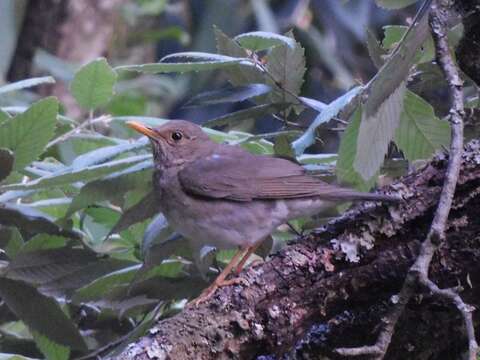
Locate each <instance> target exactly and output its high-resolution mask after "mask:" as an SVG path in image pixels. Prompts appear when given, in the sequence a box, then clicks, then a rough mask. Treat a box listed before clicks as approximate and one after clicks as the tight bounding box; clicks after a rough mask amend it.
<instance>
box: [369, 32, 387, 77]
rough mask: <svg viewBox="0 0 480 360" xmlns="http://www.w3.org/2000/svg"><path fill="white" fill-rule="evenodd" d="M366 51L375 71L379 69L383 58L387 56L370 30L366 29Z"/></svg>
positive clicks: (383, 61)
mask: <svg viewBox="0 0 480 360" xmlns="http://www.w3.org/2000/svg"><path fill="white" fill-rule="evenodd" d="M367 49H368V54H369V55H370V59H372V62H373V64H374V65H375V66H376V67H377V69H378V68H381V67H382V65H383V64H384V63H385V60H384V57H385V55H387V52H386V51H385V50H384V49H383V48H382V46H381V45H380V42H379V41H378V40H377V37H376V36H375V34H374V33H373V31H372V30H370V29H367Z"/></svg>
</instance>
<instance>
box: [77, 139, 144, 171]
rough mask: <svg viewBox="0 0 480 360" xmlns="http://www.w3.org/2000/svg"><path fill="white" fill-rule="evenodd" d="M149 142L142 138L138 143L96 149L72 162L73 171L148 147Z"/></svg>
mask: <svg viewBox="0 0 480 360" xmlns="http://www.w3.org/2000/svg"><path fill="white" fill-rule="evenodd" d="M148 144H149V141H148V139H147V138H146V137H143V138H140V139H139V140H138V141H134V142H127V143H124V144H119V145H113V146H104V147H101V148H97V149H94V150H92V151H89V152H87V153H84V154H82V155H80V156H78V157H77V158H76V159H75V160H74V161H73V162H72V169H82V168H86V167H88V166H92V165H98V164H101V163H104V162H106V161H109V160H112V159H114V158H115V157H117V156H119V155H121V154H124V153H126V152H129V151H134V150H138V149H141V148H144V147H146V146H147V145H148Z"/></svg>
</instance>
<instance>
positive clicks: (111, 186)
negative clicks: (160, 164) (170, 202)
mask: <svg viewBox="0 0 480 360" xmlns="http://www.w3.org/2000/svg"><path fill="white" fill-rule="evenodd" d="M152 168H153V163H152V161H151V160H147V161H144V162H141V163H138V164H136V165H134V166H132V167H129V168H127V169H125V170H122V171H119V172H116V173H113V174H111V175H109V176H107V177H106V178H104V179H99V180H95V181H92V182H90V183H88V184H86V185H85V186H83V187H82V189H81V190H80V194H78V195H77V196H75V197H74V198H73V201H72V203H71V204H70V207H69V208H68V211H67V212H66V214H65V217H69V216H70V215H72V214H73V213H74V212H76V211H78V210H80V209H83V208H85V207H87V206H88V205H90V204H94V203H96V202H100V201H103V200H110V199H112V198H115V197H118V196H119V195H122V194H125V193H126V192H127V191H129V190H132V189H136V188H141V189H143V188H148V187H151V186H152V185H151V178H152ZM149 183H150V184H149Z"/></svg>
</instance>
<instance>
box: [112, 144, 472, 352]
mask: <svg viewBox="0 0 480 360" xmlns="http://www.w3.org/2000/svg"><path fill="white" fill-rule="evenodd" d="M446 163H447V160H446V159H445V157H444V156H440V157H437V158H435V159H434V160H433V161H432V162H431V163H429V164H428V165H427V166H425V167H424V168H423V169H421V170H419V171H417V172H415V173H413V174H410V175H409V176H407V177H405V178H403V179H402V180H401V181H400V182H397V183H395V184H393V185H391V186H390V187H389V188H388V191H389V192H395V193H397V194H400V195H402V196H403V198H404V201H403V202H402V203H401V204H399V205H389V206H387V205H382V204H372V203H367V204H363V205H361V206H358V207H356V208H354V209H353V210H351V211H349V212H347V213H345V214H344V215H343V216H342V217H341V218H339V219H337V220H335V221H333V222H331V223H329V224H328V225H327V226H325V227H324V228H322V229H319V230H318V231H316V232H315V233H313V234H310V235H309V236H306V237H304V238H302V239H299V241H298V242H297V243H294V244H292V245H290V246H288V247H286V248H285V249H283V250H282V251H281V252H279V253H277V254H274V255H272V256H271V259H270V260H268V261H267V262H265V263H264V264H262V265H260V266H254V267H253V268H250V269H248V270H247V271H244V272H243V274H242V277H243V278H244V279H246V280H247V281H248V282H249V284H250V285H249V286H243V285H234V286H230V287H226V288H223V289H221V290H219V291H217V293H216V295H215V296H214V297H213V298H212V299H211V300H210V301H208V302H207V303H205V304H203V305H201V306H200V307H198V308H187V309H185V310H184V311H183V312H182V313H180V314H178V315H176V316H174V317H172V318H169V319H165V320H162V321H160V322H158V323H157V324H156V326H155V327H153V328H152V329H150V332H149V334H148V335H147V336H145V337H143V338H141V339H140V340H139V341H137V342H135V343H133V344H130V346H129V347H128V348H127V349H125V350H124V352H123V353H122V354H121V355H120V356H118V357H116V358H117V359H231V358H235V359H254V358H258V357H260V358H261V356H269V357H268V359H277V358H278V359H280V358H282V359H306V358H309V359H310V358H317V359H320V358H322V356H325V357H328V358H333V359H339V358H340V357H339V356H338V355H336V354H335V352H334V350H335V349H336V348H337V347H354V346H362V345H365V344H368V343H374V342H375V339H376V335H377V331H378V324H379V323H380V322H381V321H382V315H383V314H384V313H385V312H386V311H387V310H388V309H389V306H390V305H391V303H392V302H395V300H396V298H395V295H396V293H397V292H398V290H399V289H400V287H401V286H402V283H403V280H404V278H405V274H406V272H407V271H408V268H409V266H410V265H411V264H412V263H413V261H414V259H415V257H416V255H417V250H418V247H419V244H420V241H422V240H423V239H424V238H425V236H426V232H427V231H428V229H429V225H430V223H431V217H432V213H433V211H434V209H435V206H436V203H437V200H438V197H439V194H440V190H441V186H442V183H443V175H444V172H445V166H446ZM479 194H480V142H479V141H476V140H475V141H472V142H470V143H469V144H468V145H467V147H466V149H465V154H464V156H463V163H462V170H461V174H460V178H459V183H458V188H457V191H456V194H455V201H454V204H453V207H452V212H451V215H450V217H449V222H448V232H447V241H446V244H445V246H443V247H441V248H440V249H439V250H438V252H437V254H436V255H435V258H434V261H433V262H432V266H431V269H430V270H431V278H432V279H433V280H434V281H435V282H436V283H438V284H439V286H441V287H454V286H457V285H461V286H462V287H463V288H464V291H463V292H462V293H461V296H462V298H464V299H465V301H466V302H467V303H469V304H471V305H473V306H475V307H478V306H480V291H479V290H478V289H479V287H480V271H479V270H480V235H479V234H480V218H479V216H478V209H480V196H479ZM474 315H476V316H475V320H476V322H475V323H476V326H477V327H478V320H479V318H478V315H477V314H475V313H474ZM466 345H467V344H466V339H465V336H464V334H463V322H462V319H461V317H460V315H459V314H458V311H457V310H456V309H454V308H453V307H452V306H450V305H446V304H444V303H442V302H441V301H439V300H438V299H437V298H435V299H434V298H433V297H430V296H429V294H421V295H418V296H417V297H416V298H415V299H414V301H411V303H410V304H409V306H408V309H407V312H406V313H405V314H404V315H403V316H402V318H401V321H400V322H399V324H398V326H397V329H396V331H395V335H394V339H393V342H392V344H391V346H390V349H389V352H388V354H387V357H386V358H387V359H447V358H448V359H456V358H460V356H461V353H462V352H463V351H465V349H466ZM263 359H265V357H264V358H263Z"/></svg>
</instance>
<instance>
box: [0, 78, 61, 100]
mask: <svg viewBox="0 0 480 360" xmlns="http://www.w3.org/2000/svg"><path fill="white" fill-rule="evenodd" d="M42 84H55V79H54V78H53V77H51V76H44V77H36V78H30V79H26V80H21V81H17V82H14V83H12V84H8V85H4V86H0V95H1V94H5V93H8V92H12V91H18V90H22V89H26V88H31V87H34V86H38V85H42Z"/></svg>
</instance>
